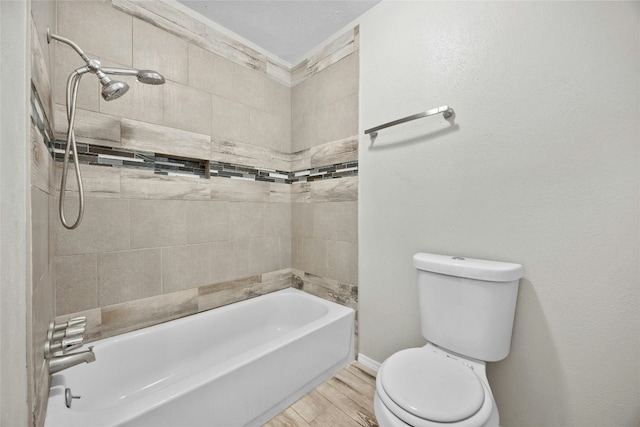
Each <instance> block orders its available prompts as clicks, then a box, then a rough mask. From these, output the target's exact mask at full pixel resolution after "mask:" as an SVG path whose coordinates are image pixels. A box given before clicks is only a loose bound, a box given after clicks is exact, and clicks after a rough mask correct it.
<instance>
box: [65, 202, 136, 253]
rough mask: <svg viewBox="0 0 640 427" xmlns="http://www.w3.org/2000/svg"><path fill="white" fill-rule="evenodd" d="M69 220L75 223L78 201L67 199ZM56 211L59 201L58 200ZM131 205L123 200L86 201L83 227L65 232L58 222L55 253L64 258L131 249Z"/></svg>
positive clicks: (81, 225)
mask: <svg viewBox="0 0 640 427" xmlns="http://www.w3.org/2000/svg"><path fill="white" fill-rule="evenodd" d="M65 200H66V203H65V205H66V209H65V212H66V217H67V220H68V221H70V222H71V221H74V220H75V218H76V215H77V209H78V208H77V206H78V205H77V198H75V197H74V196H73V193H69V194H67V196H66V199H65ZM55 203H56V207H57V204H58V200H57V199H56V202H55ZM129 229H130V214H129V201H128V200H120V199H96V198H86V199H85V212H84V217H83V219H82V223H81V224H80V226H79V227H78V228H76V229H75V230H67V229H65V228H64V227H63V226H62V224H61V222H60V221H59V220H58V221H55V248H56V250H55V253H56V255H57V256H61V255H75V254H88V253H97V252H109V251H120V250H127V249H129Z"/></svg>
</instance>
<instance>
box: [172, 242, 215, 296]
mask: <svg viewBox="0 0 640 427" xmlns="http://www.w3.org/2000/svg"><path fill="white" fill-rule="evenodd" d="M210 261H211V246H210V245H208V244H201V245H186V246H173V247H168V248H162V293H163V294H168V293H171V292H176V291H181V290H185V289H190V288H193V287H194V285H199V286H204V285H208V284H210V283H211V268H212V267H213V266H212V265H211V264H210Z"/></svg>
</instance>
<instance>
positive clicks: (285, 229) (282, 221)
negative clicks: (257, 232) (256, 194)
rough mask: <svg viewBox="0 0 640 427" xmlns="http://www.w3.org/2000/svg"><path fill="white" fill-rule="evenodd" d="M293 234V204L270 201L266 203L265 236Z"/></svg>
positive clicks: (287, 235)
mask: <svg viewBox="0 0 640 427" xmlns="http://www.w3.org/2000/svg"><path fill="white" fill-rule="evenodd" d="M290 236H291V204H289V203H268V204H266V205H265V237H290Z"/></svg>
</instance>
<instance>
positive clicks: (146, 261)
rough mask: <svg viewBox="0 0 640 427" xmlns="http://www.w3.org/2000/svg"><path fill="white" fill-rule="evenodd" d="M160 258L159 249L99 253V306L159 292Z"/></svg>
mask: <svg viewBox="0 0 640 427" xmlns="http://www.w3.org/2000/svg"><path fill="white" fill-rule="evenodd" d="M161 258H162V256H161V250H160V249H144V250H136V251H126V252H111V253H105V254H99V255H98V304H99V305H100V307H105V306H108V305H112V304H118V303H122V302H127V301H133V300H137V299H140V298H146V297H150V296H154V295H159V294H161V293H162V262H161ZM103 327H104V323H103Z"/></svg>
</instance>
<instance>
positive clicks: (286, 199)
mask: <svg viewBox="0 0 640 427" xmlns="http://www.w3.org/2000/svg"><path fill="white" fill-rule="evenodd" d="M269 202H271V203H291V185H290V184H280V183H275V182H272V183H271V184H269Z"/></svg>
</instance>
